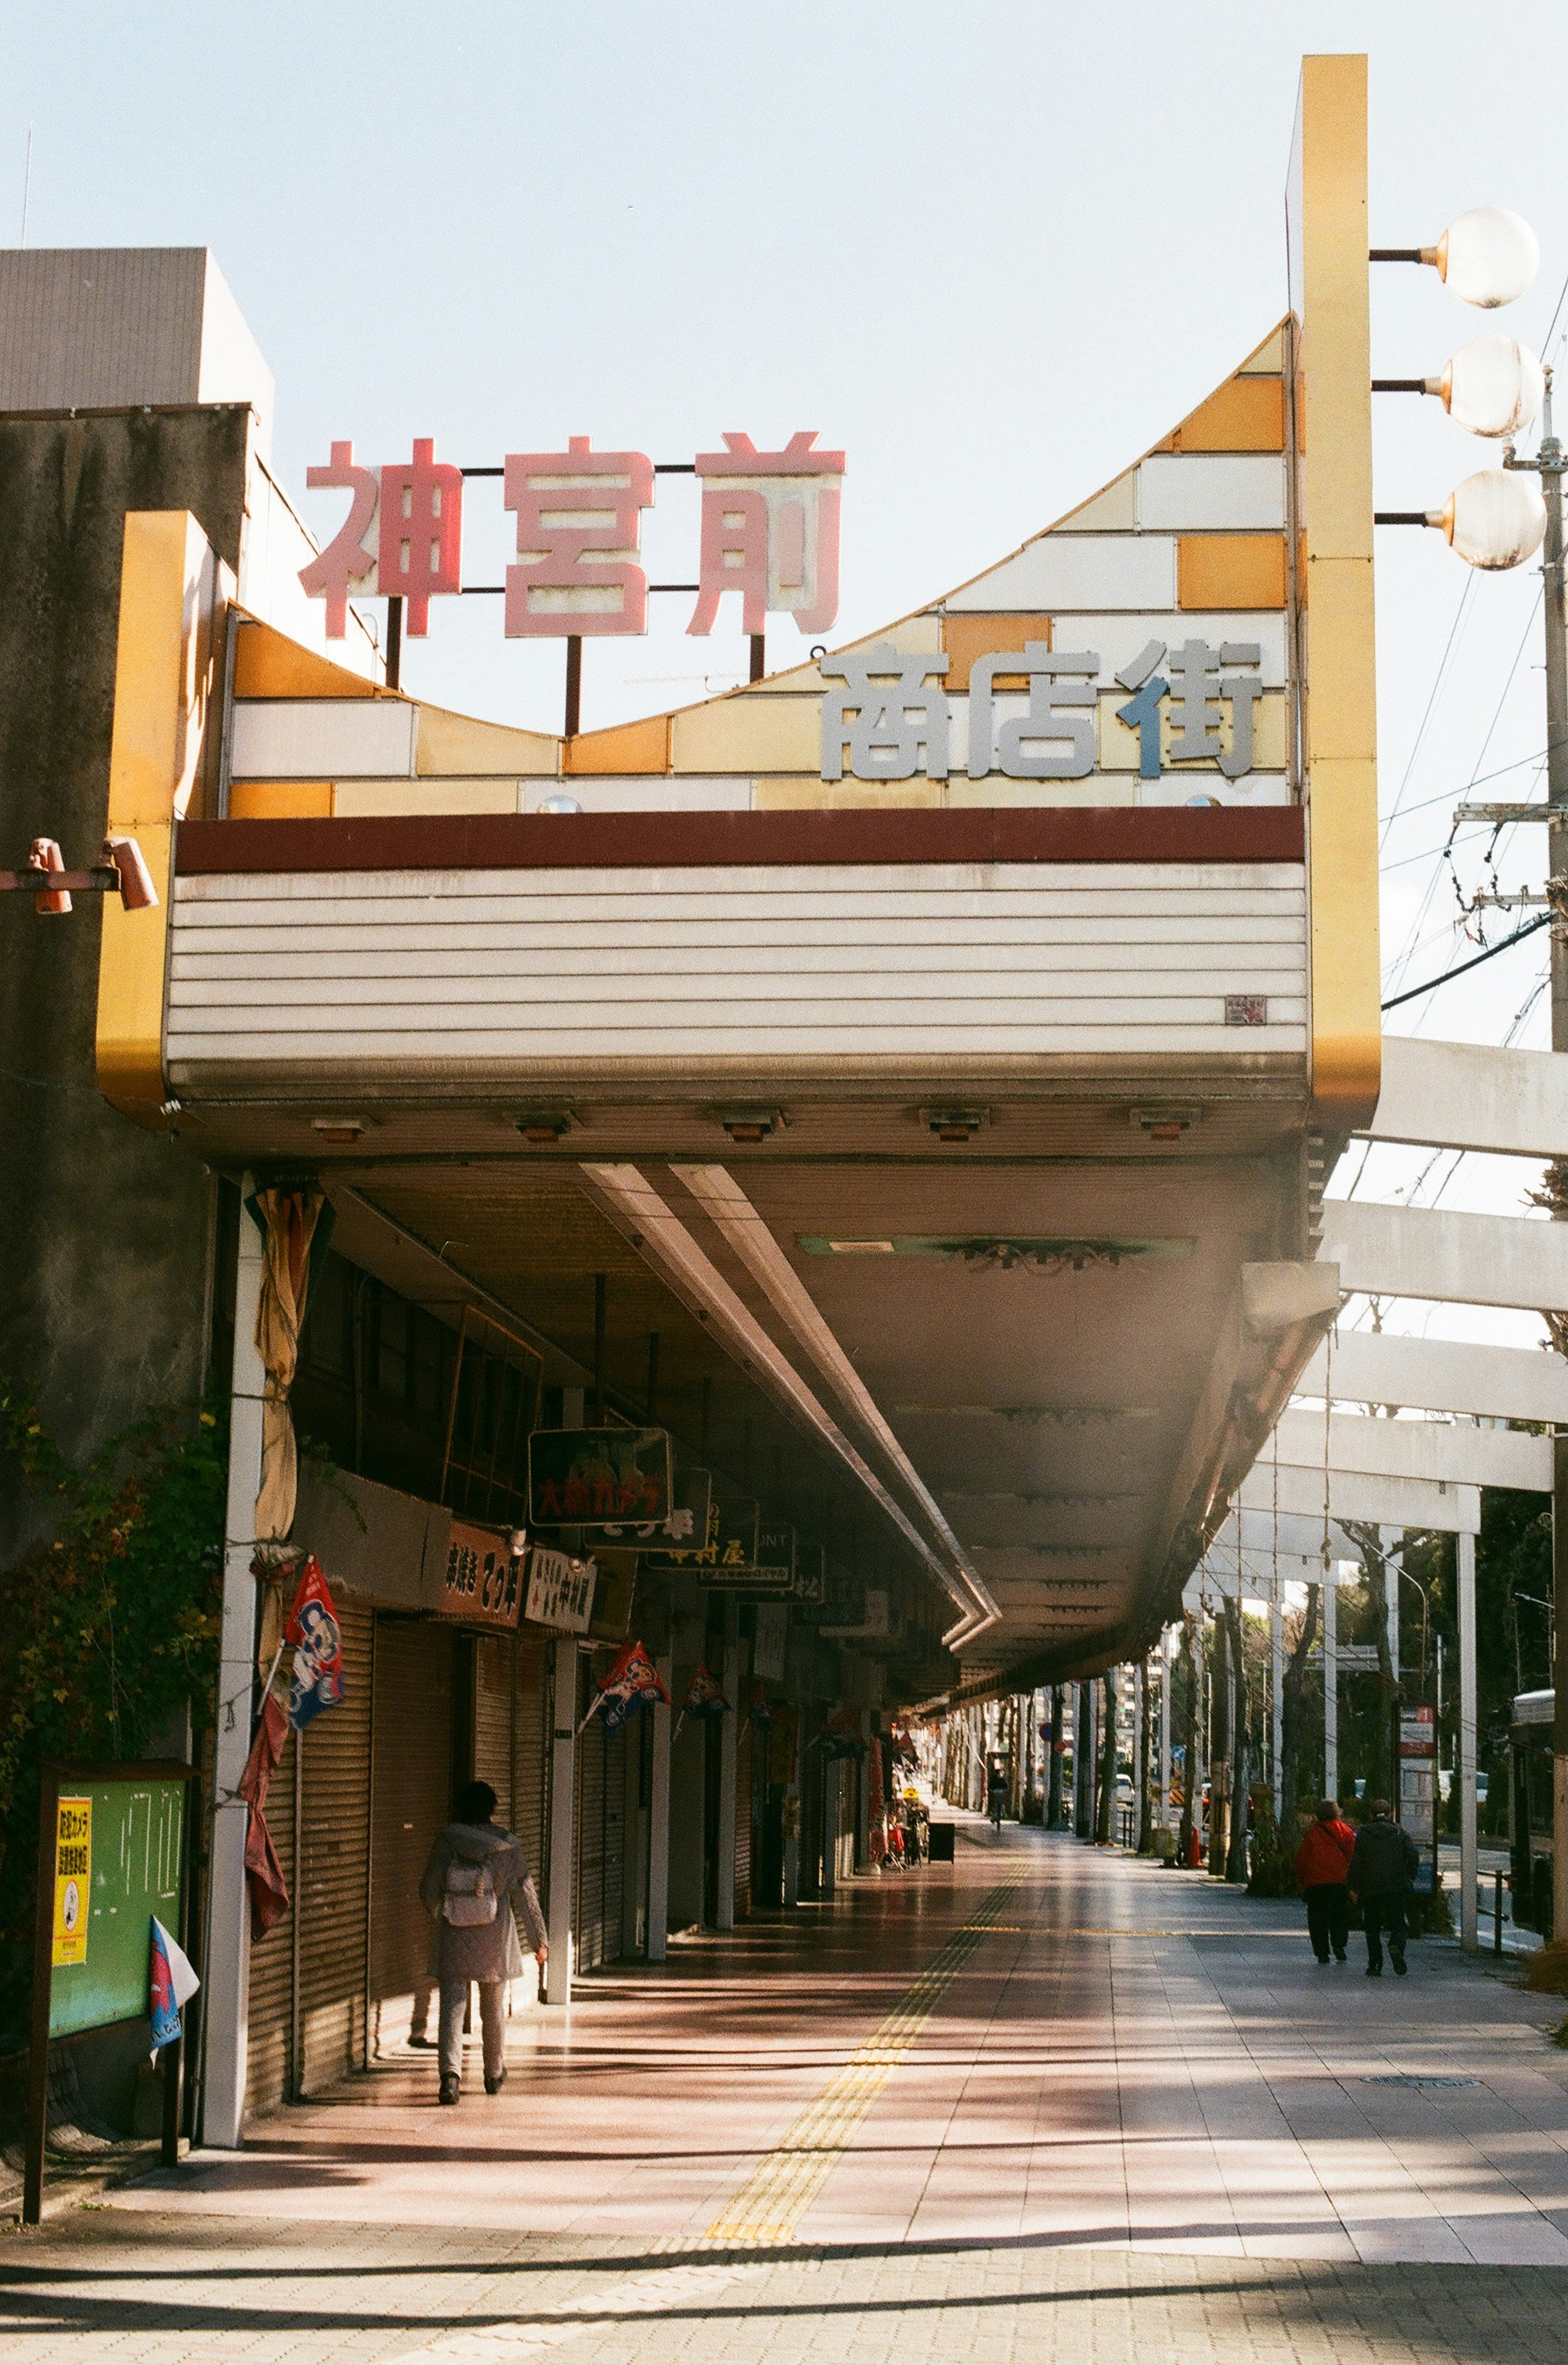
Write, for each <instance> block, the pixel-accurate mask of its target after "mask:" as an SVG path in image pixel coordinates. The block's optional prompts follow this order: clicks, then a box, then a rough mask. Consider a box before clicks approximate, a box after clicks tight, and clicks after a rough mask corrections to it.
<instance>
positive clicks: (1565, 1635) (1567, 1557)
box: [1472, 829, 1568, 1936]
mask: <svg viewBox="0 0 1568 2365" xmlns="http://www.w3.org/2000/svg"><path fill="white" fill-rule="evenodd" d="M1551 835H1552V837H1553V838H1554V839H1556V840H1558V841H1559V842H1560V843H1562V842H1564V841H1565V840H1568V833H1564V832H1562V831H1559V830H1556V829H1554V830H1553V831H1552V833H1551ZM1551 867H1552V869H1553V870H1554V871H1556V870H1557V869H1559V868H1560V865H1559V864H1558V863H1557V862H1553V864H1552V866H1551ZM1550 933H1551V936H1553V937H1555V936H1556V933H1557V932H1556V930H1555V929H1553V930H1551V931H1550ZM1562 967H1563V962H1562V959H1560V958H1558V957H1557V955H1556V951H1555V947H1554V950H1553V960H1552V1000H1553V1004H1554V1005H1555V1003H1556V1001H1557V998H1558V991H1559V974H1560V972H1561V970H1562ZM1556 1017H1557V1013H1556V1009H1555V1006H1554V1007H1553V1012H1552V1022H1553V1023H1552V1043H1553V1046H1554V1047H1555V1045H1556V1041H1557V1026H1556ZM1548 1171H1549V1172H1555V1171H1556V1169H1555V1168H1551V1169H1549V1170H1548ZM1472 1549H1473V1547H1472ZM1551 1598H1552V1605H1553V1608H1552V1624H1553V1634H1554V1638H1555V1641H1554V1648H1553V1651H1552V1664H1551V1680H1552V1683H1553V1685H1554V1686H1555V1687H1556V1694H1557V1697H1556V1704H1555V1707H1554V1709H1553V1713H1552V1723H1551V1929H1552V1934H1553V1936H1555V1935H1556V1934H1557V1933H1558V1932H1559V1931H1561V1932H1562V1933H1563V1934H1564V1936H1568V1433H1564V1431H1563V1430H1562V1429H1559V1430H1558V1432H1557V1435H1556V1436H1555V1437H1554V1438H1553V1440H1552V1441H1551Z"/></svg>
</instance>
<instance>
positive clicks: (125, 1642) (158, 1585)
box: [0, 1380, 228, 2032]
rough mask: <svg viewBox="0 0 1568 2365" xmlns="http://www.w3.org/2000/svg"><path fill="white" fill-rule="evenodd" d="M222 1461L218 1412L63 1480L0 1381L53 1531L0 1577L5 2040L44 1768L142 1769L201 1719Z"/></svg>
mask: <svg viewBox="0 0 1568 2365" xmlns="http://www.w3.org/2000/svg"><path fill="white" fill-rule="evenodd" d="M227 1461H228V1449H227V1440H226V1439H225V1437H224V1435H223V1433H222V1429H221V1426H220V1419H219V1416H218V1413H217V1412H214V1411H211V1410H201V1411H197V1410H196V1409H194V1408H191V1407H163V1408H161V1409H159V1410H156V1411H153V1412H150V1413H148V1414H146V1415H145V1416H144V1417H143V1418H141V1419H140V1420H139V1421H137V1422H136V1423H135V1424H134V1425H133V1426H132V1427H131V1428H130V1429H127V1430H126V1431H125V1432H124V1433H123V1434H122V1435H120V1436H119V1437H117V1438H114V1439H111V1440H110V1441H109V1443H108V1444H107V1445H106V1446H105V1447H104V1448H103V1449H102V1451H101V1452H98V1453H96V1454H95V1455H94V1456H93V1458H92V1460H91V1461H90V1462H89V1463H86V1465H85V1466H84V1468H82V1469H80V1470H76V1469H73V1468H72V1467H71V1466H70V1464H69V1463H67V1462H66V1461H65V1459H64V1457H63V1456H62V1454H61V1452H59V1450H58V1448H57V1447H56V1446H55V1444H54V1442H53V1440H52V1439H51V1438H50V1435H49V1433H48V1431H47V1429H45V1427H44V1424H43V1422H42V1420H41V1419H40V1418H39V1413H38V1410H37V1407H36V1406H35V1405H34V1404H33V1403H32V1402H31V1400H30V1399H29V1398H28V1395H27V1394H26V1393H25V1391H23V1390H22V1389H20V1388H19V1387H17V1385H16V1384H14V1383H10V1382H6V1381H4V1380H0V1470H3V1469H5V1468H6V1466H7V1465H9V1467H10V1468H12V1469H14V1470H16V1471H17V1472H18V1473H19V1474H20V1475H21V1477H22V1479H23V1480H24V1482H25V1483H26V1485H28V1488H29V1489H30V1491H32V1492H33V1493H34V1494H35V1495H38V1496H42V1497H44V1498H45V1499H46V1500H47V1502H48V1504H49V1507H50V1521H49V1524H50V1528H51V1529H52V1531H53V1532H52V1534H51V1535H50V1537H49V1539H48V1541H45V1542H43V1543H40V1544H38V1545H36V1546H34V1547H33V1549H32V1550H31V1551H29V1552H27V1553H25V1554H24V1556H23V1558H22V1559H21V1560H20V1561H19V1562H18V1563H17V1565H16V1566H15V1567H14V1568H11V1569H9V1570H7V1571H6V1575H5V1577H4V1580H3V1591H4V1603H5V1617H4V1619H3V1620H0V1831H4V1833H6V1836H7V1839H8V1842H9V1844H8V1845H6V1849H5V1854H4V1856H3V1858H0V2030H8V2031H11V2032H16V2031H17V2029H18V2028H19V2027H21V2026H23V2025H25V2023H24V2022H23V2021H22V2020H21V2018H20V2014H21V2012H22V2011H23V2010H24V2008H25V2000H26V1988H27V1980H28V1971H29V1967H30V1949H31V1930H32V1910H33V1889H34V1881H35V1877H36V1844H37V1843H36V1835H37V1829H38V1796H39V1766H40V1765H42V1764H43V1763H45V1762H46V1761H48V1760H50V1759H52V1758H77V1759H84V1760H92V1759H95V1758H117V1757H118V1758H134V1757H137V1756H139V1755H140V1754H141V1752H142V1750H143V1749H144V1748H145V1746H146V1743H147V1741H148V1739H149V1737H150V1736H151V1734H152V1733H154V1732H157V1731H158V1729H159V1728H160V1727H161V1726H162V1725H163V1724H164V1723H166V1721H168V1719H169V1717H170V1716H171V1715H173V1714H174V1712H175V1711H176V1710H177V1709H179V1708H180V1707H181V1706H182V1705H183V1704H184V1703H185V1701H187V1700H189V1701H190V1702H191V1705H192V1713H193V1718H194V1721H195V1722H196V1725H197V1726H198V1727H200V1726H201V1725H203V1724H205V1723H206V1722H207V1721H209V1720H210V1707H211V1698H212V1692H213V1684H214V1677H215V1675H216V1670H217V1664H218V1608H219V1597H220V1592H221V1583H222V1553H223V1510H224V1493H225V1485H226V1471H227Z"/></svg>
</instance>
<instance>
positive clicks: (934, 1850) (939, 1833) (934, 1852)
mask: <svg viewBox="0 0 1568 2365" xmlns="http://www.w3.org/2000/svg"><path fill="white" fill-rule="evenodd" d="M930 1855H931V1861H932V1863H933V1864H951V1863H952V1861H953V1826H952V1824H951V1823H933V1824H932V1825H931V1846H930Z"/></svg>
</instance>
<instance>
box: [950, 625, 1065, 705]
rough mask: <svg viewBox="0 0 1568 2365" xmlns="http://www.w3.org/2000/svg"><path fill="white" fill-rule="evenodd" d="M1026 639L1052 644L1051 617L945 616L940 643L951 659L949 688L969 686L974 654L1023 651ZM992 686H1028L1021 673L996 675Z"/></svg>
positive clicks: (996, 687) (999, 687) (975, 655)
mask: <svg viewBox="0 0 1568 2365" xmlns="http://www.w3.org/2000/svg"><path fill="white" fill-rule="evenodd" d="M1025 641H1044V643H1045V644H1046V646H1047V648H1049V647H1050V644H1051V620H1050V618H1049V617H1048V616H1019V615H1010V616H944V617H943V619H942V646H943V647H944V649H945V650H946V653H947V655H948V656H949V657H950V659H951V660H952V662H951V664H950V665H949V666H948V667H947V672H946V677H945V683H946V688H947V689H949V690H957V689H968V688H969V667H971V666H972V665H973V663H974V661H975V659H976V658H977V657H986V656H991V653H992V652H993V651H994V650H996V649H1017V650H1018V651H1019V652H1020V653H1022V650H1023V647H1024V644H1025ZM993 687H994V688H995V689H1028V687H1029V683H1028V678H1027V676H1026V675H1024V674H998V675H997V677H996V679H995V683H994V685H993Z"/></svg>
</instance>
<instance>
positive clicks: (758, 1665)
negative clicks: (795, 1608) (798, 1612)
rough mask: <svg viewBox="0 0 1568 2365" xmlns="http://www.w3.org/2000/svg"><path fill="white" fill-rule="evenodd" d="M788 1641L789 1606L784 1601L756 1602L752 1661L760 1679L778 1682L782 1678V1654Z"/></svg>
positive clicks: (769, 1682) (773, 1682)
mask: <svg viewBox="0 0 1568 2365" xmlns="http://www.w3.org/2000/svg"><path fill="white" fill-rule="evenodd" d="M789 1642H790V1605H789V1603H788V1602H787V1601H759V1602H758V1603H757V1606H756V1634H755V1636H754V1638H753V1641H752V1646H751V1664H752V1667H753V1670H754V1671H755V1673H756V1676H757V1677H758V1678H759V1680H760V1681H761V1682H763V1683H768V1684H781V1683H782V1682H783V1680H784V1654H785V1652H786V1650H787V1649H788V1647H789Z"/></svg>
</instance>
